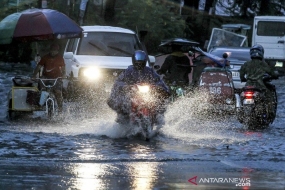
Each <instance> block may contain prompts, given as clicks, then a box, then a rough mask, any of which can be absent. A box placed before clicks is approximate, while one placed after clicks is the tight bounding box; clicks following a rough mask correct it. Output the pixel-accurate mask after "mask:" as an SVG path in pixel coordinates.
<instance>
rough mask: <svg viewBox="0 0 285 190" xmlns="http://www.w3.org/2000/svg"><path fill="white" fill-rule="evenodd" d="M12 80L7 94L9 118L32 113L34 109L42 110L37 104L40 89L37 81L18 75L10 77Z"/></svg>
mask: <svg viewBox="0 0 285 190" xmlns="http://www.w3.org/2000/svg"><path fill="white" fill-rule="evenodd" d="M12 81H13V84H12V88H11V90H10V91H9V92H8V95H7V98H8V114H7V116H8V119H9V120H13V119H15V118H16V117H17V116H19V115H23V114H33V112H34V111H44V109H43V108H42V107H41V106H40V105H39V100H40V91H39V89H38V83H37V82H34V81H32V80H30V79H28V78H26V77H20V76H16V77H14V78H12Z"/></svg>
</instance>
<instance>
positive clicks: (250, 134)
mask: <svg viewBox="0 0 285 190" xmlns="http://www.w3.org/2000/svg"><path fill="white" fill-rule="evenodd" d="M0 66H1V69H0V97H1V98H0V105H1V109H0V113H1V116H0V189H13V190H14V189H16V190H18V189H34V190H37V189H53V190H56V189H80V190H81V189H88V190H89V189H91V190H92V189H94V190H98V189H108V190H109V189H110V190H111V189H115V190H116V189H118V190H121V189H132V190H133V189H137V190H146V189H155V190H160V189H161V190H162V189H163V190H166V189H169V190H170V189H171V190H172V189H211V190H212V189H214V190H215V189H264V190H267V189H278V190H279V189H280V190H281V189H285V144H284V142H285V130H284V129H285V126H284V124H285V112H284V109H285V108H284V107H285V102H284V100H285V86H284V83H285V79H284V78H280V79H279V80H278V81H274V83H275V84H276V86H277V90H278V97H279V105H278V113H277V118H276V120H275V121H274V123H273V124H272V125H271V126H270V127H269V128H267V129H264V130H254V131H252V130H248V129H246V128H245V127H244V126H242V125H241V124H240V123H238V122H237V120H236V119H235V117H234V115H219V116H212V115H209V116H208V117H206V118H205V117H200V116H197V115H196V114H194V113H196V112H197V110H196V109H195V108H193V107H194V105H196V104H199V99H198V98H195V97H192V98H185V99H182V100H179V101H178V102H176V104H174V105H171V106H169V109H168V111H167V113H166V125H165V126H164V128H163V129H161V130H160V132H159V134H157V135H156V136H155V137H153V138H152V139H151V140H150V141H149V142H145V141H142V140H141V139H139V138H136V137H133V138H127V137H128V130H127V129H126V128H124V127H120V126H119V125H118V124H116V123H115V122H114V121H115V113H114V112H112V111H111V110H110V109H109V108H108V107H107V106H106V104H105V102H104V101H100V102H97V103H96V105H88V106H87V105H82V104H80V105H78V104H77V105H75V104H74V103H65V114H64V117H62V118H61V119H60V120H57V121H47V120H45V119H36V118H26V117H24V118H20V119H18V120H16V121H8V120H7V119H6V111H7V107H6V106H7V99H6V93H7V92H8V91H9V89H10V86H11V77H12V76H15V75H19V74H20V75H27V74H28V73H29V72H30V70H29V69H28V68H26V67H22V66H20V65H16V66H14V68H9V67H8V66H7V65H3V63H1V64H0ZM94 107H95V108H96V109H94Z"/></svg>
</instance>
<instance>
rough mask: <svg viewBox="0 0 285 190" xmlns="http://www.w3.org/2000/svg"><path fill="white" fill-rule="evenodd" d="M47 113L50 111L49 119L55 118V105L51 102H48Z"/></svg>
mask: <svg viewBox="0 0 285 190" xmlns="http://www.w3.org/2000/svg"><path fill="white" fill-rule="evenodd" d="M47 111H48V113H47V116H48V119H49V120H51V119H52V117H53V114H54V113H53V112H54V110H53V104H52V102H51V101H48V102H47Z"/></svg>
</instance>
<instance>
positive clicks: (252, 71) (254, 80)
mask: <svg viewBox="0 0 285 190" xmlns="http://www.w3.org/2000/svg"><path fill="white" fill-rule="evenodd" d="M266 73H267V74H269V75H271V76H273V77H276V76H277V75H276V74H275V73H274V70H273V69H271V67H270V66H269V65H268V64H267V63H266V62H265V61H262V60H259V59H252V60H250V61H247V62H245V63H244V64H243V65H242V66H241V68H240V79H241V80H243V79H245V76H246V84H245V85H246V86H256V87H258V88H260V89H266V86H265V84H264V83H263V80H262V78H263V76H264V74H266Z"/></svg>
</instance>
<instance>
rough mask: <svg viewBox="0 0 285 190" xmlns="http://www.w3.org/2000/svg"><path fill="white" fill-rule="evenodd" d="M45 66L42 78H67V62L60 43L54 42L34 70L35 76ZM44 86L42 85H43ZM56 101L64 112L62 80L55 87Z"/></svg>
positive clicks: (59, 108)
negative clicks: (60, 49) (60, 52)
mask: <svg viewBox="0 0 285 190" xmlns="http://www.w3.org/2000/svg"><path fill="white" fill-rule="evenodd" d="M41 68H43V74H42V76H41V77H42V78H45V79H57V78H58V77H62V78H65V76H66V74H65V63H64V60H63V57H62V56H61V55H60V54H59V45H58V44H52V45H51V46H50V52H49V53H48V54H46V55H44V56H43V57H42V58H41V60H40V62H39V63H38V65H37V67H36V68H35V70H34V73H33V78H36V76H37V74H38V72H39V71H40V70H41ZM41 87H42V86H41ZM53 90H54V94H55V98H56V102H57V105H58V111H59V112H62V107H63V105H62V104H63V97H62V81H61V80H57V83H56V85H55V86H54V88H53Z"/></svg>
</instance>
